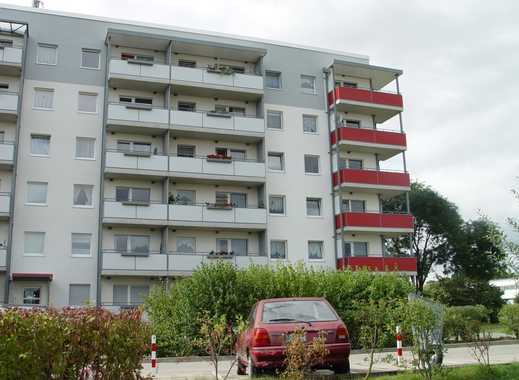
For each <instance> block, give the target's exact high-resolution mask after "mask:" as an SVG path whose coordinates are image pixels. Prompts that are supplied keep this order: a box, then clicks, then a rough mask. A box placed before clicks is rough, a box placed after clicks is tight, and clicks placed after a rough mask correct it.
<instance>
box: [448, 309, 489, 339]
mask: <svg viewBox="0 0 519 380" xmlns="http://www.w3.org/2000/svg"><path fill="white" fill-rule="evenodd" d="M489 315H490V311H489V310H488V309H487V308H486V307H485V306H483V305H476V306H452V307H448V308H447V309H446V311H445V320H444V325H443V333H444V336H445V338H446V339H450V340H455V341H456V342H460V341H463V342H468V341H470V340H471V339H472V337H473V335H475V334H478V333H479V332H481V326H482V324H483V323H487V322H488V320H489Z"/></svg>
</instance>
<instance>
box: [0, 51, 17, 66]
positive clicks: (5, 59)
mask: <svg viewBox="0 0 519 380" xmlns="http://www.w3.org/2000/svg"><path fill="white" fill-rule="evenodd" d="M0 64H15V65H21V64H22V49H20V48H17V47H7V46H5V47H3V48H0Z"/></svg>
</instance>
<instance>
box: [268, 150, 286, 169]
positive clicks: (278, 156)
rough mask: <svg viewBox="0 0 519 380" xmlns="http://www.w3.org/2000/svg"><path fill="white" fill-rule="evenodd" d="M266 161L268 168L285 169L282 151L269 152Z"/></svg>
mask: <svg viewBox="0 0 519 380" xmlns="http://www.w3.org/2000/svg"><path fill="white" fill-rule="evenodd" d="M268 163H269V169H270V170H279V171H282V170H285V159H284V155H283V153H273V152H269V154H268Z"/></svg>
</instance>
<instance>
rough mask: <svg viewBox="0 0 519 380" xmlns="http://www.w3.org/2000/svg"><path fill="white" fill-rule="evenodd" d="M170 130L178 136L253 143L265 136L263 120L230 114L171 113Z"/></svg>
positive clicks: (176, 111)
mask: <svg viewBox="0 0 519 380" xmlns="http://www.w3.org/2000/svg"><path fill="white" fill-rule="evenodd" d="M171 128H172V129H174V130H175V132H180V134H179V135H181V134H182V132H189V135H199V137H206V138H207V137H211V136H209V135H212V136H214V137H218V136H221V135H231V136H235V137H236V136H242V137H243V138H248V139H247V140H249V141H255V140H259V139H261V138H263V137H264V136H265V121H264V119H262V118H257V117H249V116H247V117H245V116H238V115H232V114H230V113H228V114H225V113H217V112H189V111H178V110H175V111H171ZM186 134H187V133H186ZM195 137H196V136H195Z"/></svg>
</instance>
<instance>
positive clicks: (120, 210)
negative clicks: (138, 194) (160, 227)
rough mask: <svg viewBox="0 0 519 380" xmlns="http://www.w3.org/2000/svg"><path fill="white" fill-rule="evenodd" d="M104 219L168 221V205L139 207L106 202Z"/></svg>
mask: <svg viewBox="0 0 519 380" xmlns="http://www.w3.org/2000/svg"><path fill="white" fill-rule="evenodd" d="M104 217H105V218H113V219H142V220H156V221H166V220H167V219H168V205H166V204H163V203H150V204H148V205H142V204H140V205H137V204H131V203H124V202H116V201H114V200H105V202H104Z"/></svg>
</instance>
